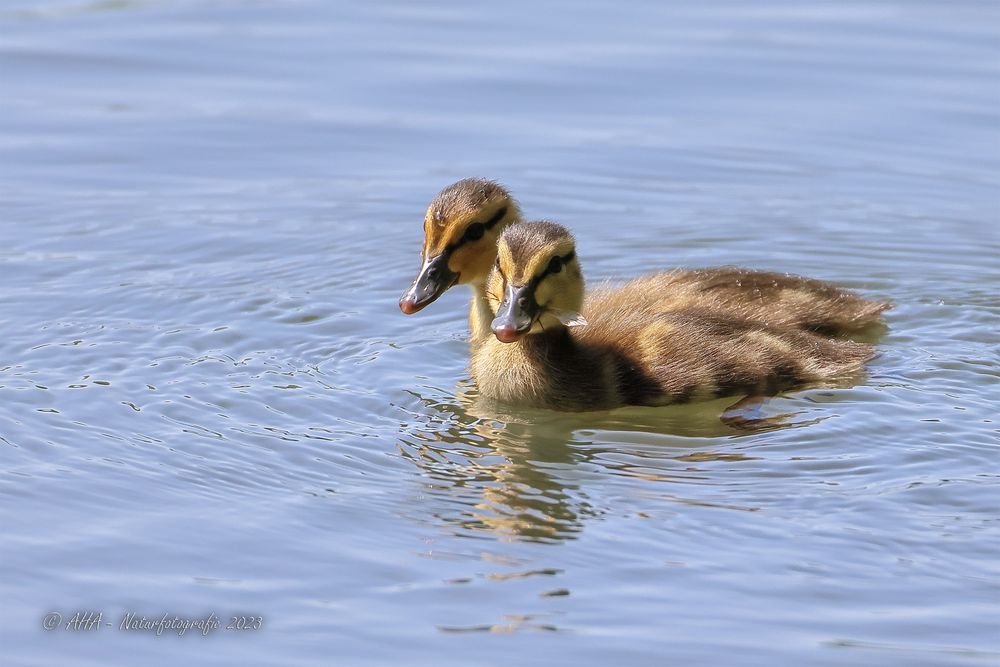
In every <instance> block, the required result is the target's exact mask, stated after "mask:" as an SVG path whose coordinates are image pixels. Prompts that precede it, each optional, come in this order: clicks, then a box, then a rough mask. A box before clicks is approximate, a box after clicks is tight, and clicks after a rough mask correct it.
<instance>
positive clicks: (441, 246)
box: [399, 178, 521, 341]
mask: <svg viewBox="0 0 1000 667" xmlns="http://www.w3.org/2000/svg"><path fill="white" fill-rule="evenodd" d="M520 221H521V209H520V207H519V206H518V204H517V202H516V201H515V200H514V198H513V197H511V196H510V193H509V192H508V191H507V189H506V188H504V187H503V186H502V185H500V184H499V183H495V182H493V181H487V180H485V179H482V178H466V179H463V180H461V181H458V182H457V183H453V184H451V185H449V186H448V187H446V188H445V189H444V190H442V191H441V192H439V193H438V194H437V196H436V197H434V199H433V200H432V201H431V203H430V205H429V206H428V207H427V213H426V214H425V215H424V246H423V250H422V251H421V253H420V259H421V266H420V271H419V272H418V273H417V277H416V278H415V279H414V280H413V284H411V285H410V287H409V289H407V290H406V292H404V293H403V296H402V297H400V299H399V309H400V310H402V311H403V312H404V313H405V314H407V315H412V314H413V313H416V312H418V311H420V310H422V309H423V308H424V307H426V306H427V305H428V304H430V303H432V302H433V301H435V300H436V299H437V298H438V297H439V296H441V295H442V294H444V293H445V292H446V291H447V290H449V289H450V288H451V287H452V286H454V285H459V284H463V283H468V284H470V285H471V286H472V292H473V296H472V304H471V308H470V309H469V327H470V329H471V331H472V340H473V341H478V340H481V339H482V338H484V337H486V336H489V335H490V328H489V327H490V321H491V320H492V319H493V314H492V312H490V310H489V304H488V302H487V300H486V294H485V291H484V290H485V286H486V276H487V275H489V272H490V269H491V268H492V266H493V262H494V260H495V259H496V256H497V239H498V238H499V237H500V233H501V232H502V231H503V230H504V229H505V228H506V227H507V226H508V225H511V224H514V223H516V222H520Z"/></svg>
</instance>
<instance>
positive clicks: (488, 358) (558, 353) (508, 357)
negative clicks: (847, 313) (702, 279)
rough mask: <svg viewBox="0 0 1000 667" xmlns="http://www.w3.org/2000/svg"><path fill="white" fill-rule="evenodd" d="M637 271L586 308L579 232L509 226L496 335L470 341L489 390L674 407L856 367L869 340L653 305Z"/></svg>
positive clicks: (512, 397) (531, 397)
mask: <svg viewBox="0 0 1000 667" xmlns="http://www.w3.org/2000/svg"><path fill="white" fill-rule="evenodd" d="M656 280H659V281H661V282H664V281H669V280H670V278H669V274H660V276H647V277H645V278H640V279H638V280H635V281H633V282H631V283H628V284H626V285H625V286H623V287H621V288H619V289H618V290H614V291H609V292H607V293H605V294H603V296H602V298H599V299H590V300H588V301H587V305H586V306H585V305H584V280H583V274H582V271H581V268H580V263H579V259H578V258H577V255H576V249H575V243H574V240H573V237H572V235H571V234H570V233H569V231H567V230H566V229H565V228H564V227H561V226H560V225H557V224H555V223H551V222H531V223H522V224H518V225H513V226H510V227H508V228H507V229H505V230H504V232H503V233H502V235H501V236H500V239H499V243H498V246H497V260H496V263H495V265H494V268H493V270H492V271H491V272H490V274H489V276H488V279H487V283H486V290H485V291H486V295H487V298H488V301H489V306H490V309H491V311H492V313H493V320H492V322H491V325H490V328H491V330H492V332H493V334H494V336H493V337H491V338H487V339H485V340H484V341H483V342H482V344H481V345H480V346H478V348H475V349H474V350H473V357H472V364H471V366H472V374H473V376H474V377H475V379H476V382H477V384H478V386H479V390H480V392H481V393H482V394H483V395H484V396H488V397H492V398H494V399H498V400H501V401H503V402H506V403H511V404H522V405H535V406H541V407H547V408H552V409H557V410H594V409H607V408H613V407H617V406H621V405H666V404H670V403H680V402H688V401H692V400H701V399H709V398H714V397H718V396H726V395H732V394H738V393H750V394H760V393H773V392H774V391H777V390H779V389H782V388H787V387H791V386H795V385H797V384H802V383H806V382H817V381H828V380H832V379H835V378H840V377H842V376H844V375H847V374H853V373H857V372H858V371H859V370H860V369H861V368H862V367H863V365H864V363H865V362H866V361H867V360H868V359H870V358H871V357H872V355H873V352H874V350H873V348H872V347H871V346H870V345H866V344H863V343H857V342H852V341H845V340H834V339H829V338H824V337H822V336H819V335H816V334H814V333H810V332H807V331H803V330H801V329H798V328H795V327H791V326H772V325H769V324H765V323H763V322H760V321H755V320H751V319H747V318H744V317H741V316H740V315H739V314H737V313H733V312H725V311H720V310H718V309H708V308H703V307H699V306H698V304H697V301H695V302H692V303H693V305H691V306H690V307H682V308H673V309H671V310H665V311H658V310H656V309H655V308H652V307H650V303H651V302H650V299H649V298H648V291H649V289H650V288H651V284H650V281H654V282H655V281H656Z"/></svg>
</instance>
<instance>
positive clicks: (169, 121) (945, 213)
mask: <svg viewBox="0 0 1000 667" xmlns="http://www.w3.org/2000/svg"><path fill="white" fill-rule="evenodd" d="M998 26H1000V10H998V5H997V4H996V3H993V2H988V1H984V2H967V1H955V2H947V3H944V2H940V3H933V2H910V1H903V0H899V1H895V2H894V1H882V2H878V1H873V2H839V1H836V2H835V1H833V0H830V1H827V2H791V1H789V2H783V1H781V0H773V1H770V2H768V1H763V0H747V1H740V2H735V1H734V2H723V1H713V2H674V3H659V2H652V1H650V2H639V3H629V4H622V3H608V4H606V5H603V6H601V5H588V4H578V3H571V2H557V3H549V4H540V3H527V2H515V3H501V4H496V5H487V4H479V5H472V4H465V3H462V4H459V3H448V2H432V3H419V4H418V3H407V2H388V3H378V4H374V3H369V4H362V3H354V4H347V3H325V2H320V1H319V0H302V1H298V2H277V1H271V0H259V1H255V2H251V1H247V2H240V1H236V0H229V1H221V2H194V1H193V0H192V1H175V2H170V1H162V2H158V1H152V0H151V1H148V2H141V1H129V0H122V1H118V2H97V1H94V2H88V1H87V0H58V1H55V0H39V1H34V2H27V1H22V0H14V1H8V2H4V3H2V4H0V80H2V83H3V95H2V102H0V240H2V244H0V286H2V289H0V318H2V322H3V335H2V336H0V465H2V471H0V498H2V503H0V530H2V534H3V537H2V540H0V563H2V570H0V571H2V575H0V599H2V601H3V604H2V605H0V645H2V646H3V654H4V660H3V662H4V663H5V664H10V665H46V666H48V665H55V664H61V665H69V664H72V665H101V666H103V665H108V664H121V663H125V662H134V661H135V660H140V656H141V660H140V661H141V664H143V665H176V664H182V661H186V662H188V663H190V662H192V660H193V661H194V662H195V663H197V664H222V663H226V664H235V663H241V664H247V665H257V664H272V665H276V664H281V665H313V664H315V665H328V664H343V665H382V664H404V665H428V666H437V665H450V664H454V665H498V664H519V665H520V664H523V665H533V664H537V665H543V664H544V665H550V664H559V663H562V662H567V663H574V664H630V665H664V664H684V665H690V664H725V665H742V664H747V665H750V664H755V665H756V664H760V665H774V664H813V665H855V664H865V665H906V666H910V665H943V664H968V665H985V664H996V663H997V662H998V661H1000V426H998V422H997V419H998V409H997V408H998V404H1000V389H998V380H1000V363H998V362H1000V359H998V348H1000V335H998V330H1000V260H998V257H1000V231H998V230H1000V132H998V128H1000V114H998V109H1000V76H998V75H1000V42H998V40H997V30H998ZM470 175H481V176H487V177H492V178H497V179H500V180H501V181H503V182H504V183H505V184H507V185H508V186H510V188H511V189H512V190H513V192H514V193H515V194H516V195H517V197H518V198H519V200H520V202H521V204H522V206H523V207H524V209H525V211H526V213H527V214H528V215H529V216H531V217H548V218H552V219H555V220H559V221H561V222H563V223H565V224H567V225H569V226H570V227H572V229H573V230H574V231H575V232H576V234H577V236H578V238H579V255H580V257H581V259H582V261H583V266H584V269H585V271H586V273H587V275H588V277H589V278H590V279H591V280H592V281H596V280H598V279H603V278H614V277H624V276H629V275H634V274H637V273H640V272H643V271H646V270H652V269H659V268H664V267H669V266H705V265H718V264H738V265H746V266H751V267H757V268H767V269H777V270H782V271H792V272H797V273H804V274H808V275H812V276H816V277H820V278H825V279H830V280H834V281H836V282H838V283H841V284H844V285H847V286H850V287H852V288H855V289H857V290H859V291H861V292H862V293H864V294H866V295H869V296H872V297H876V298H884V299H889V300H891V301H892V302H893V303H894V304H895V308H894V309H893V310H892V311H891V312H890V313H889V315H888V317H887V327H888V328H887V331H886V333H885V334H884V335H883V336H882V337H881V339H880V355H879V357H878V358H877V359H876V360H875V361H874V362H873V363H872V365H871V367H870V372H869V375H868V377H867V379H866V380H865V381H864V383H863V384H861V385H859V386H855V387H846V388H836V389H823V388H814V389H806V390H802V391H797V392H791V393H787V394H785V395H782V396H780V397H777V398H775V399H774V400H773V401H770V402H769V403H767V404H766V405H765V406H764V407H763V408H762V410H763V412H764V413H765V416H766V417H769V418H770V417H778V416H780V415H784V417H783V418H782V419H783V422H784V427H781V428H772V429H761V430H757V431H748V430H738V429H735V428H731V427H730V426H727V425H725V424H724V423H723V422H722V421H720V415H721V414H722V413H723V411H724V410H725V409H726V407H727V403H726V402H714V403H704V404H698V405H690V406H682V407H676V408H663V409H634V408H630V409H625V410H620V411H614V412H610V413H598V414H585V415H561V414H555V413H546V412H531V411H522V412H517V413H515V414H509V413H503V414H500V413H497V412H495V408H489V407H488V406H483V405H482V404H481V403H480V402H479V401H477V400H476V394H475V389H474V386H473V385H472V384H471V382H470V381H469V379H468V376H467V370H466V363H467V356H468V349H467V345H466V342H465V337H466V319H465V310H466V307H467V305H466V303H467V299H468V293H467V291H466V290H465V289H456V290H453V291H452V292H450V293H449V294H447V295H446V296H445V297H444V298H442V299H441V300H440V301H439V302H438V303H435V304H434V305H433V306H431V307H430V308H428V309H427V310H426V311H424V312H422V313H421V314H419V315H417V316H413V317H405V316H403V315H401V314H400V313H399V311H398V309H397V306H396V299H397V298H398V296H399V293H400V292H401V291H402V289H403V288H404V287H405V286H406V285H407V284H408V283H409V280H410V279H411V278H412V275H413V272H414V271H415V270H416V268H417V263H418V258H417V253H418V250H419V245H420V238H421V225H420V222H421V219H422V215H423V208H424V207H425V206H426V203H427V201H428V200H429V199H430V197H431V196H432V195H433V194H434V193H435V192H436V191H437V190H438V189H440V188H441V187H443V186H444V185H447V184H448V183H450V182H452V181H454V180H457V179H458V178H461V177H465V176H470ZM78 610H93V611H96V612H103V614H104V618H103V622H104V623H108V622H110V623H111V624H112V627H107V626H103V627H99V628H98V629H97V630H91V631H80V630H77V631H74V630H67V629H66V628H65V624H66V622H67V621H69V620H70V619H71V617H72V614H73V613H75V612H76V611H78ZM53 611H54V612H59V613H61V614H62V615H63V623H62V625H61V626H60V627H59V628H57V629H56V630H53V631H45V630H44V629H43V628H42V622H43V617H44V615H45V614H46V613H48V612H53ZM128 611H132V612H135V613H136V614H138V615H147V616H149V617H155V618H157V619H158V618H159V617H160V616H161V615H162V614H163V613H168V612H169V613H171V614H176V615H178V616H181V617H192V618H193V617H198V616H203V615H205V614H208V613H215V614H217V615H218V616H220V617H221V618H222V620H223V626H224V625H225V624H226V623H228V621H229V618H230V617H231V616H233V615H241V614H242V615H250V616H262V617H263V625H262V627H261V628H260V629H259V630H256V631H243V632H238V631H227V630H225V629H224V627H223V628H222V629H219V630H217V631H216V632H214V633H213V634H212V635H211V636H210V637H207V638H202V637H201V636H198V635H197V634H195V633H191V634H188V635H185V636H184V637H180V638H178V637H176V636H174V637H170V636H165V637H161V638H159V639H157V638H156V637H153V636H150V633H149V632H141V631H132V632H129V631H124V630H121V629H120V627H119V624H120V622H121V618H122V614H124V613H126V612H128ZM167 634H168V635H169V634H170V633H169V632H168V633H167Z"/></svg>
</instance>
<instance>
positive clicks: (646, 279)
mask: <svg viewBox="0 0 1000 667" xmlns="http://www.w3.org/2000/svg"><path fill="white" fill-rule="evenodd" d="M889 307H890V305H889V304H888V303H881V302H877V301H870V300H868V299H864V298H862V297H860V296H858V295H857V294H854V293H853V292H850V291H848V290H845V289H842V288H840V287H836V286H834V285H831V284H829V283H826V282H823V281H821V280H814V279H812V278H804V277H802V276H796V275H790V274H784V273H775V272H770V271H752V270H749V269H740V268H734V267H722V268H714V269H692V270H678V271H670V272H664V273H658V274H651V275H647V276H643V277H641V278H637V279H635V280H632V281H630V282H628V283H626V284H624V285H622V286H621V287H619V288H617V289H613V288H608V287H603V288H599V289H597V290H595V291H594V292H593V293H591V294H590V295H588V298H587V302H586V305H585V307H584V313H585V314H587V317H588V319H590V318H591V317H592V316H591V314H590V313H593V312H601V313H603V312H613V311H616V310H626V311H630V310H636V309H638V310H641V311H642V312H643V313H645V314H646V315H648V316H652V315H654V314H656V313H663V312H671V311H680V310H700V311H709V312H713V313H716V314H718V315H720V316H722V317H730V318H738V319H744V320H752V321H756V322H761V323H764V324H768V325H772V326H788V327H794V328H797V329H803V330H806V331H814V332H816V333H821V334H825V335H842V334H847V333H851V332H856V331H860V330H862V329H865V328H866V327H869V326H871V325H872V324H874V323H876V322H878V319H879V316H880V315H881V313H882V312H884V311H885V310H887V309H888V308H889Z"/></svg>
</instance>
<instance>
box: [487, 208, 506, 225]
mask: <svg viewBox="0 0 1000 667" xmlns="http://www.w3.org/2000/svg"><path fill="white" fill-rule="evenodd" d="M505 215H507V207H506V206H501V207H500V210H499V211H497V212H496V213H494V214H493V217H492V218H490V219H489V220H487V221H486V229H493V226H494V225H495V224H497V223H498V222H500V221H501V220H503V217H504V216H505Z"/></svg>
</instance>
